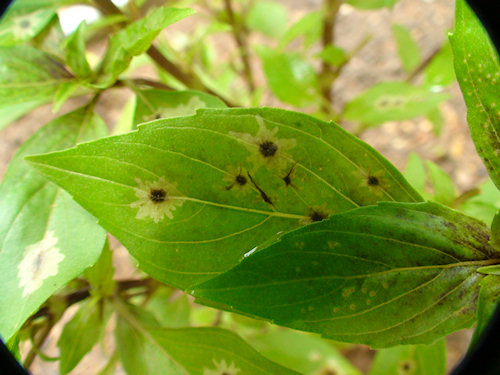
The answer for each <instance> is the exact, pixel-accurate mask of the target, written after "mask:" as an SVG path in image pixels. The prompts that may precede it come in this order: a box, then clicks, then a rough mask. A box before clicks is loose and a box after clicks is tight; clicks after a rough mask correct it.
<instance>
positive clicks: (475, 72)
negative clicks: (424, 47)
mask: <svg viewBox="0 0 500 375" xmlns="http://www.w3.org/2000/svg"><path fill="white" fill-rule="evenodd" d="M455 19H456V21H455V30H454V31H453V34H452V35H451V36H450V41H451V47H452V49H453V62H454V65H455V73H456V74H457V79H458V82H459V84H460V88H461V90H462V93H463V95H464V99H465V104H466V105H467V121H468V123H469V129H470V133H471V136H472V140H473V141H474V143H475V145H476V149H477V152H478V153H479V155H480V156H481V158H482V159H483V162H484V164H485V165H486V168H487V169H488V172H489V174H490V177H491V179H492V180H493V182H494V183H495V185H496V186H497V188H499V189H500V112H499V108H500V92H499V90H498V87H499V85H498V81H499V80H500V63H499V57H498V53H497V51H496V49H495V47H494V46H493V44H492V43H491V41H490V39H489V37H488V34H487V32H486V31H485V30H484V28H483V27H482V25H481V23H480V22H479V20H478V19H477V18H476V16H475V15H474V13H473V12H472V10H471V9H470V8H469V6H468V5H467V4H466V3H465V1H463V0H457V3H456V16H455Z"/></svg>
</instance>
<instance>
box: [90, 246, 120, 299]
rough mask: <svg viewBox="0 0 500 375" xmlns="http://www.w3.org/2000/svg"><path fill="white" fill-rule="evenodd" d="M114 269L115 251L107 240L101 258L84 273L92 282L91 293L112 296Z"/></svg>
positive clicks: (96, 295) (99, 295)
mask: <svg viewBox="0 0 500 375" xmlns="http://www.w3.org/2000/svg"><path fill="white" fill-rule="evenodd" d="M114 271H115V268H114V267H113V252H112V251H111V249H110V248H109V243H108V241H107V240H106V242H105V244H104V247H103V249H102V252H101V255H100V256H99V259H98V260H97V262H95V264H94V265H92V267H89V268H87V269H86V270H85V273H84V275H85V277H86V278H87V280H88V281H89V284H90V294H91V295H93V296H95V297H110V296H112V295H113V292H114V288H115V281H114V280H113V274H114Z"/></svg>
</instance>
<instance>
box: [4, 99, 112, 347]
mask: <svg viewBox="0 0 500 375" xmlns="http://www.w3.org/2000/svg"><path fill="white" fill-rule="evenodd" d="M104 134H106V128H105V125H104V123H103V122H102V120H101V119H100V118H99V117H97V115H95V114H94V112H93V110H92V108H91V107H83V108H80V109H78V110H76V111H74V112H71V113H69V114H66V115H64V116H62V117H59V118H57V119H55V120H53V121H51V122H50V123H48V124H47V125H45V126H44V127H43V128H41V129H40V130H38V131H37V132H36V133H35V134H34V135H33V136H32V137H31V138H30V139H29V140H28V141H26V142H25V143H24V144H23V146H22V147H21V148H20V149H19V151H18V152H17V154H16V155H15V156H14V158H13V160H12V161H11V163H10V165H9V168H8V169H7V172H6V174H5V176H4V179H3V181H2V184H1V185H0V212H2V215H1V220H0V284H1V285H2V293H0V316H1V317H2V318H1V319H0V334H1V335H2V337H3V339H4V340H7V339H9V337H11V336H12V335H13V334H14V333H15V332H16V331H17V330H18V329H19V328H20V327H21V325H22V323H23V322H24V321H25V320H26V318H28V317H29V316H30V315H31V314H32V313H33V312H34V311H35V310H36V309H37V308H38V307H39V306H40V305H41V304H42V303H43V302H44V301H45V300H46V299H47V298H48V297H49V296H51V295H52V294H53V293H54V292H55V291H57V290H58V289H59V288H60V287H61V286H63V285H65V284H66V283H67V282H68V281H70V280H71V279H73V278H74V277H75V276H77V275H79V274H80V273H81V272H82V271H83V270H84V269H85V268H87V267H89V266H90V265H92V264H93V263H94V262H95V261H96V260H97V258H98V257H99V254H100V252H101V249H102V246H103V244H104V240H105V232H104V231H103V230H102V229H101V228H100V227H99V226H97V224H96V220H95V218H93V217H92V216H91V215H90V214H89V213H87V212H86V211H85V210H83V209H82V208H81V207H80V206H78V205H77V204H76V203H75V202H74V201H73V200H72V199H71V197H70V196H69V195H68V194H67V193H65V192H64V191H62V190H60V189H58V188H57V187H56V186H55V185H53V184H52V183H50V182H48V181H47V180H46V179H45V178H43V177H42V176H41V175H40V174H38V173H37V172H36V171H35V170H33V169H31V168H30V167H29V166H27V165H26V164H25V162H24V160H23V157H24V156H25V155H31V154H34V153H43V152H48V151H54V150H60V149H63V148H67V147H70V146H72V145H75V144H76V143H77V142H80V141H85V140H89V139H93V138H96V137H99V136H102V135H104ZM12 306H16V308H15V309H13V308H12Z"/></svg>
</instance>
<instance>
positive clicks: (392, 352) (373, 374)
mask: <svg viewBox="0 0 500 375" xmlns="http://www.w3.org/2000/svg"><path fill="white" fill-rule="evenodd" d="M445 373H446V343H445V340H439V341H438V342H436V343H434V344H432V345H404V346H396V347H394V348H390V349H382V350H380V351H378V352H377V354H376V356H375V359H374V361H373V364H372V368H371V370H370V373H369V375H444V374H445Z"/></svg>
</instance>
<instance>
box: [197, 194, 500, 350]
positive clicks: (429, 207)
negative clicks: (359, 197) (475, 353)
mask: <svg viewBox="0 0 500 375" xmlns="http://www.w3.org/2000/svg"><path fill="white" fill-rule="evenodd" d="M488 239H489V231H488V228H487V227H486V226H485V225H484V224H482V223H481V222H479V221H477V220H475V219H472V218H470V217H467V216H464V215H462V214H460V213H458V212H456V211H453V210H450V209H448V208H446V207H444V206H441V205H439V204H437V203H379V205H378V206H370V207H362V208H358V209H355V210H352V211H349V212H346V213H342V214H337V215H333V216H332V217H330V218H329V219H328V220H325V221H323V222H321V223H316V224H312V225H309V226H306V227H304V228H301V229H298V230H295V231H292V232H289V233H288V234H285V235H283V236H282V237H281V239H280V240H279V241H278V242H275V243H274V244H272V245H271V246H269V247H267V248H264V249H262V250H260V251H258V252H256V253H254V254H252V255H250V256H248V257H247V258H246V259H244V260H243V261H242V262H241V263H240V264H239V265H238V266H236V267H234V268H233V269H232V270H230V271H228V272H226V273H224V274H222V275H220V276H218V277H215V278H213V279H211V280H209V281H207V282H205V283H202V284H201V285H198V286H196V287H194V290H193V294H194V295H195V296H196V298H197V300H198V301H199V302H200V303H204V304H209V305H211V306H216V307H218V308H223V309H227V310H232V311H235V312H240V313H244V314H248V315H251V316H256V317H260V318H264V319H268V320H271V321H273V322H274V323H276V324H279V325H284V326H287V327H291V328H295V329H300V330H305V331H311V332H317V333H320V334H321V335H323V336H324V337H327V338H332V339H335V340H339V341H346V342H356V343H362V344H367V345H371V346H374V347H388V346H394V345H402V344H420V343H426V344H427V343H429V342H432V341H435V340H436V339H438V338H440V337H442V336H444V335H446V334H449V333H451V332H453V331H455V330H457V329H461V328H464V327H468V326H470V325H471V324H472V323H473V322H474V320H475V313H476V303H475V302H476V299H477V297H478V294H479V282H480V281H481V279H483V278H484V275H481V274H479V273H477V272H476V269H477V268H478V267H481V266H485V265H488V264H495V263H500V252H498V251H496V250H495V249H493V248H492V247H491V246H490V245H488ZM276 265H279V267H277V266H276Z"/></svg>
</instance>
